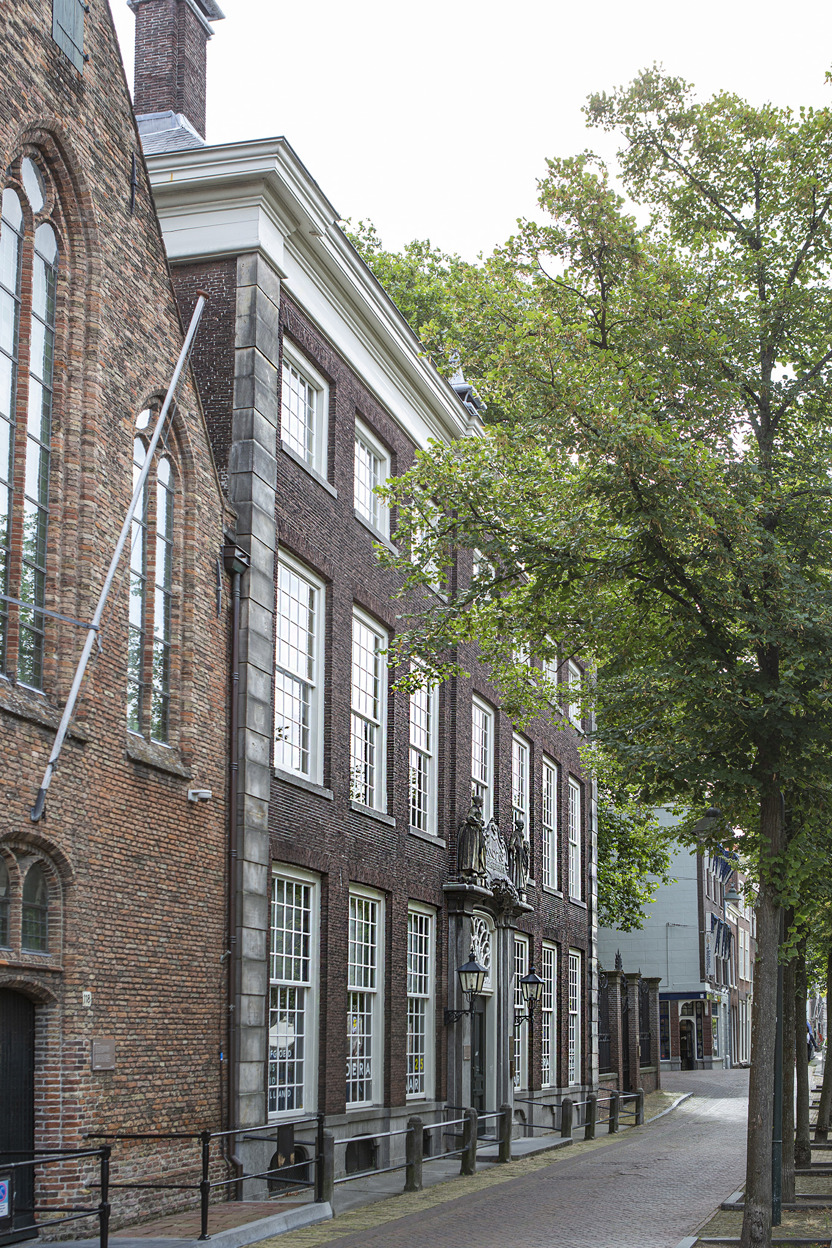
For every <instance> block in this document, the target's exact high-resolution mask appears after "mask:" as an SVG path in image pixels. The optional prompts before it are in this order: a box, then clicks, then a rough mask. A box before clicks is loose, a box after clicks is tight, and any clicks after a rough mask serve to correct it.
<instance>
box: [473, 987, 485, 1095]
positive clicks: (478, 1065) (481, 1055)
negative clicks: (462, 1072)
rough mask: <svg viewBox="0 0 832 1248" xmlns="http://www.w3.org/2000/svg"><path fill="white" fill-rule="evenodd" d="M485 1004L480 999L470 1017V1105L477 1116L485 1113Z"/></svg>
mask: <svg viewBox="0 0 832 1248" xmlns="http://www.w3.org/2000/svg"><path fill="white" fill-rule="evenodd" d="M485 1086H486V1051H485V1002H484V1001H483V1000H482V999H480V1000H479V1001H477V1003H476V1004H475V1006H474V1012H473V1014H472V1015H471V1105H472V1106H473V1108H474V1109H475V1110H476V1111H477V1113H478V1114H484V1113H485V1112H486V1107H485Z"/></svg>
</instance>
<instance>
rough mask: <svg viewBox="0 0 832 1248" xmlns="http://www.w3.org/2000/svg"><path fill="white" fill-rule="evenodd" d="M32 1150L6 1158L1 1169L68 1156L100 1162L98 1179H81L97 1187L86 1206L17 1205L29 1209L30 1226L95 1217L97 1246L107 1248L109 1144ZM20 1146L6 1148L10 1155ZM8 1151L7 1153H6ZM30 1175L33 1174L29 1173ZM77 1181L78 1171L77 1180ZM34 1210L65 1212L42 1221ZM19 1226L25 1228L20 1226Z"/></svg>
mask: <svg viewBox="0 0 832 1248" xmlns="http://www.w3.org/2000/svg"><path fill="white" fill-rule="evenodd" d="M29 1152H30V1153H31V1154H32V1155H31V1156H30V1157H27V1158H24V1160H23V1161H10V1162H6V1163H5V1164H4V1165H3V1167H2V1169H3V1170H5V1171H7V1172H8V1171H16V1170H22V1169H23V1168H24V1167H29V1168H30V1169H31V1170H32V1171H34V1169H35V1167H36V1166H48V1165H50V1164H52V1163H54V1162H61V1163H62V1164H66V1162H67V1161H69V1160H70V1159H71V1158H76V1159H77V1160H79V1161H81V1160H82V1159H83V1158H86V1157H97V1158H98V1160H99V1162H100V1183H98V1184H90V1183H87V1182H84V1186H86V1187H92V1186H97V1187H99V1188H100V1190H101V1199H100V1200H99V1202H98V1204H97V1205H95V1206H93V1207H90V1206H89V1205H52V1206H51V1207H50V1206H48V1205H44V1206H41V1207H40V1208H38V1206H37V1205H36V1204H33V1207H32V1208H31V1209H19V1210H18V1212H19V1213H31V1214H32V1215H33V1216H32V1222H31V1228H32V1229H33V1230H34V1231H35V1233H37V1231H38V1230H40V1228H42V1227H44V1228H45V1227H47V1226H63V1225H64V1223H66V1222H80V1221H81V1220H82V1219H84V1218H98V1241H99V1248H108V1244H109V1235H110V1199H109V1197H110V1154H111V1153H112V1149H111V1147H110V1145H109V1144H102V1145H101V1147H100V1148H72V1149H70V1148H61V1149H30V1150H29ZM20 1154H21V1150H19V1149H15V1150H10V1155H11V1156H13V1157H18V1156H20ZM7 1155H9V1154H7ZM33 1177H34V1176H33ZM80 1181H81V1178H80V1175H79V1182H80ZM37 1213H63V1214H66V1215H68V1216H66V1217H62V1218H47V1219H46V1220H45V1221H44V1220H43V1219H40V1218H38V1219H37V1220H36V1219H35V1217H34V1215H35V1214H37ZM20 1229H21V1230H24V1229H29V1228H23V1227H21V1228H20Z"/></svg>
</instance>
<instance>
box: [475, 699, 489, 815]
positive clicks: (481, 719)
mask: <svg viewBox="0 0 832 1248" xmlns="http://www.w3.org/2000/svg"><path fill="white" fill-rule="evenodd" d="M493 722H494V721H493V717H492V715H491V713H490V712H489V711H487V710H486V709H485V707H484V706H480V704H479V703H478V702H474V703H472V707H471V788H472V791H473V792H474V793H478V794H479V795H480V796H481V797H482V808H483V815H484V816H485V818H486V819H489V818H490V817H491V785H492V770H493V767H492V756H493V748H494V744H493V742H494V732H493Z"/></svg>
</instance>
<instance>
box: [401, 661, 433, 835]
mask: <svg viewBox="0 0 832 1248" xmlns="http://www.w3.org/2000/svg"><path fill="white" fill-rule="evenodd" d="M417 698H424V699H425V700H426V703H427V708H426V709H427V719H428V734H427V735H428V748H427V749H423V748H422V746H421V745H414V743H413V710H414V699H417ZM438 757H439V690H438V688H437V687H436V686H435V685H433V686H427V687H424V686H423V687H421V688H420V689H418V690H414V691H413V693H411V695H410V698H409V699H408V820H409V826H410V828H411V830H412V831H416V832H421V833H422V834H423V835H426V836H436V835H437V791H438V787H439V785H438V778H439V777H438ZM414 764H415V766H414ZM417 770H418V771H419V772H420V774H421V775H422V776H424V778H425V781H426V784H427V803H426V809H425V812H424V818H425V826H424V827H420V826H419V825H418V824H417V823H414V822H413V792H414V772H415V771H417Z"/></svg>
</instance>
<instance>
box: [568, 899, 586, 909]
mask: <svg viewBox="0 0 832 1248" xmlns="http://www.w3.org/2000/svg"><path fill="white" fill-rule="evenodd" d="M569 904H570V905H572V906H580V908H581V910H586V908H587V905H586V902H585V901H581V899H580V897H570V898H569Z"/></svg>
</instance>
